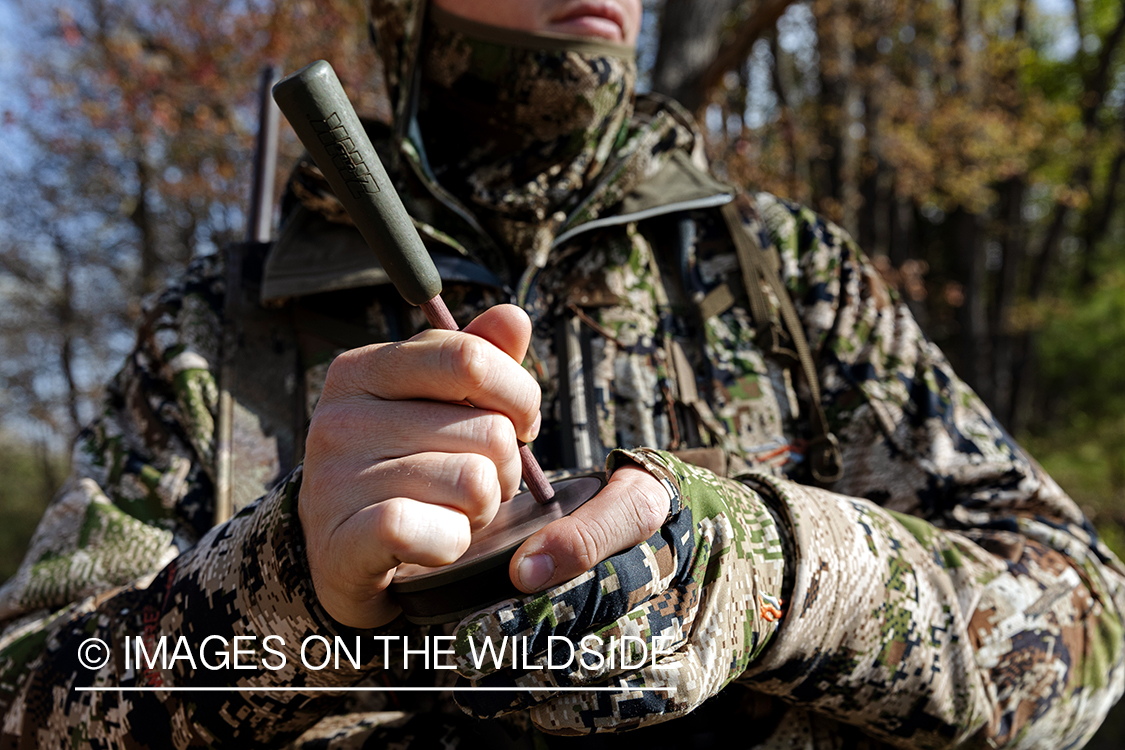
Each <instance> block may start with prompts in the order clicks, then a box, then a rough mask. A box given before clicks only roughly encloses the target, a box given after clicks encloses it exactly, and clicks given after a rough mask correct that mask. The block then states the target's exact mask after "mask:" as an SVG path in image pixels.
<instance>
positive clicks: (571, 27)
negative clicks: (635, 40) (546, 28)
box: [551, 16, 624, 42]
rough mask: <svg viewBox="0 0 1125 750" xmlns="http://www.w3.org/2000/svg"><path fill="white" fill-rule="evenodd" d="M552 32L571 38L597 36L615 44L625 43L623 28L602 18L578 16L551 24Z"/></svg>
mask: <svg viewBox="0 0 1125 750" xmlns="http://www.w3.org/2000/svg"><path fill="white" fill-rule="evenodd" d="M551 31H553V32H555V33H557V34H567V35H569V36H596V37H600V38H602V39H609V40H610V41H613V42H621V41H624V34H623V33H622V31H621V27H620V26H618V25H617V24H616V23H614V22H613V21H611V20H609V19H608V18H604V17H602V16H577V17H575V18H567V19H566V20H563V21H556V22H555V23H553V24H551Z"/></svg>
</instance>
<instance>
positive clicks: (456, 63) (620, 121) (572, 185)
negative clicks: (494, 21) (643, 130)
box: [417, 7, 637, 223]
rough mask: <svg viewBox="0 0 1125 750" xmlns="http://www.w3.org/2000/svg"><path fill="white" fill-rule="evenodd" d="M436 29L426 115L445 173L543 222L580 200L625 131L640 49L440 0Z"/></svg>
mask: <svg viewBox="0 0 1125 750" xmlns="http://www.w3.org/2000/svg"><path fill="white" fill-rule="evenodd" d="M427 27H428V28H427V31H426V33H425V36H424V38H423V40H422V47H421V50H420V55H419V59H420V61H421V75H420V83H419V89H418V108H417V121H418V125H419V130H420V132H421V135H422V141H423V146H424V149H425V153H426V156H427V159H428V161H429V164H430V167H431V169H432V170H433V173H434V176H435V177H436V178H437V179H438V181H439V182H441V183H442V185H444V186H445V187H446V188H447V189H448V190H450V191H451V192H453V193H454V195H456V196H457V197H458V198H459V199H460V200H462V201H463V202H465V203H466V204H467V205H469V206H472V207H481V208H486V209H490V210H491V212H495V214H498V215H499V216H497V218H500V217H504V218H507V219H513V220H517V221H519V222H529V223H541V222H543V221H544V220H547V219H548V218H550V217H553V216H554V215H555V214H556V213H557V212H559V211H566V210H567V209H568V208H570V207H573V205H574V204H575V203H577V201H578V199H579V197H580V196H581V194H582V193H583V188H584V187H585V186H589V185H591V184H592V183H593V181H594V178H595V177H597V175H599V174H600V173H601V171H602V169H603V167H604V166H605V164H606V161H607V160H608V159H609V158H610V156H611V154H612V153H613V152H614V149H615V146H616V145H619V143H620V141H621V139H623V138H624V136H625V127H626V125H627V123H628V122H629V118H630V115H631V114H632V109H633V91H634V86H635V84H636V78H637V75H636V63H635V61H634V51H633V49H632V48H631V47H626V46H623V45H617V44H611V43H608V42H603V41H600V40H587V39H576V38H571V37H563V36H556V35H546V34H531V33H528V32H519V31H513V30H509V29H500V28H496V27H492V26H485V25H482V24H478V23H474V22H472V21H468V20H466V19H463V18H459V17H457V16H453V15H451V14H449V13H447V12H444V11H442V10H441V9H438V8H432V7H431V9H430V23H428V24H427Z"/></svg>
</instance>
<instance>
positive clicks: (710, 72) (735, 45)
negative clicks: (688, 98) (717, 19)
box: [694, 0, 793, 106]
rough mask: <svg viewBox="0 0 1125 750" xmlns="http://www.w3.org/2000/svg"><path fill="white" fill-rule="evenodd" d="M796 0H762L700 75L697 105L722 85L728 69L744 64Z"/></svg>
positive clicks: (701, 103)
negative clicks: (760, 38)
mask: <svg viewBox="0 0 1125 750" xmlns="http://www.w3.org/2000/svg"><path fill="white" fill-rule="evenodd" d="M792 3H793V0H761V3H760V4H759V5H758V8H757V9H756V10H755V11H754V12H753V13H752V14H751V15H750V17H749V18H747V19H746V20H745V21H743V22H742V23H741V24H740V25H739V28H738V31H737V33H736V34H735V36H734V38H733V39H731V40H730V41H729V42H727V43H726V44H724V45H723V46H722V47H721V48H720V49H719V53H718V54H717V55H715V59H714V60H712V61H711V64H710V65H708V66H707V67H706V68H705V69H704V70H703V72H702V73H701V74H700V75H699V77H698V78H697V80H696V85H695V86H694V88H695V89H696V90H697V91H699V92H700V102H699V104H698V105H697V106H702V105H703V103H704V102H706V101H707V94H709V93H710V92H711V90H712V89H714V88H715V87H716V86H718V85H719V83H720V82H721V81H722V79H723V75H724V74H725V73H726V72H727V71H728V70H734V69H736V68H738V67H739V66H740V65H742V63H743V62H744V61H745V60H746V58H747V57H748V56H749V55H750V48H751V47H753V46H754V42H756V41H758V37H760V36H761V35H762V32H763V31H765V30H766V29H768V28H770V27H772V26H773V25H774V24H775V23H777V19H779V18H781V14H782V13H784V12H785V9H786V8H788V7H789V6H790V5H791V4H792Z"/></svg>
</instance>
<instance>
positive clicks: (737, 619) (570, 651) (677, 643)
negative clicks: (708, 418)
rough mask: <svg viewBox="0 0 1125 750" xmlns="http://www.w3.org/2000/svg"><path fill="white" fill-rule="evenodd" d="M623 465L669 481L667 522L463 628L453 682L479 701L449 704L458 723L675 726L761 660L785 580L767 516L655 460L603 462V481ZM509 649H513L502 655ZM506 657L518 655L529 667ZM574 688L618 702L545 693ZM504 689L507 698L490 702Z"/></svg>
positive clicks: (715, 481) (554, 729) (583, 729)
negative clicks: (460, 681) (520, 713)
mask: <svg viewBox="0 0 1125 750" xmlns="http://www.w3.org/2000/svg"><path fill="white" fill-rule="evenodd" d="M626 457H627V458H631V459H632V460H634V461H636V462H637V463H639V464H640V465H642V466H645V467H647V468H650V469H651V470H653V472H654V473H655V474H656V475H657V476H660V477H671V478H672V480H673V481H672V484H673V487H674V489H675V492H676V495H675V497H674V499H673V501H672V512H671V513H670V518H669V520H668V522H667V523H666V524H665V525H664V527H663V528H662V529H661V531H660V532H658V533H657V534H654V535H653V536H652V537H651V538H650V539H649V540H648V541H646V542H645V543H643V544H640V545H638V546H636V547H633V548H632V549H629V550H626V551H625V552H622V553H620V554H618V555H614V556H613V557H611V558H609V559H608V560H606V561H604V562H602V563H600V564H599V565H597V566H595V567H594V568H593V569H591V570H589V571H587V572H586V573H584V574H582V575H580V576H578V577H577V578H575V579H573V580H571V581H568V582H567V583H565V584H563V585H561V586H558V587H555V588H553V589H549V590H547V591H545V592H543V593H541V594H539V595H537V596H535V597H530V598H524V599H513V600H509V601H506V602H501V603H500V604H497V605H495V606H493V607H490V608H489V609H487V610H485V611H483V612H480V613H477V614H474V615H471V616H470V617H468V618H466V619H465V620H463V621H462V622H461V624H460V625H459V626H458V628H457V630H456V632H455V636H456V639H457V640H456V642H455V644H456V645H455V652H456V656H455V664H456V666H457V669H458V672H459V673H460V674H461V675H462V676H465V677H469V678H471V679H472V681H473V683H472V684H473V685H474V686H476V687H487V688H489V692H485V691H480V692H467V693H458V694H457V700H458V703H460V704H461V705H462V706H463V707H464V708H465V709H466V711H468V712H470V713H471V714H473V715H476V716H482V717H492V716H495V715H499V714H502V713H506V712H508V711H513V710H517V709H522V708H526V707H528V706H531V717H532V720H533V721H534V722H535V723H536V725H538V726H539V727H541V728H542V729H543V730H544V731H547V732H550V733H552V734H586V733H588V732H590V731H607V730H608V731H622V730H625V729H631V728H634V727H639V726H644V725H646V724H653V723H659V722H664V721H670V720H672V719H676V718H678V717H680V716H683V715H684V714H686V713H687V712H689V711H691V710H692V709H694V708H696V707H697V706H699V705H700V704H701V703H702V702H703V701H704V700H706V699H707V698H709V697H711V696H712V695H715V694H716V693H718V691H719V690H721V689H722V688H723V687H725V686H726V685H727V684H728V683H729V682H730V681H731V680H733V679H735V678H736V677H738V676H740V675H741V674H742V673H743V672H744V671H745V669H746V667H747V665H748V664H750V663H751V662H752V661H753V660H754V659H756V658H757V657H758V656H759V655H760V654H761V653H762V652H763V651H764V650H765V648H766V646H767V644H768V643H769V642H770V640H771V637H772V636H773V634H774V631H775V630H776V629H777V624H778V620H779V619H780V618H781V602H782V586H783V582H784V575H785V554H784V552H783V549H782V541H781V539H780V537H779V535H778V529H777V524H776V523H775V520H774V516H773V514H772V512H771V511H770V510H769V508H768V507H767V506H766V505H765V504H764V503H763V502H762V501H761V498H760V497H759V496H758V495H757V494H756V493H754V492H750V491H747V489H746V488H745V487H744V486H742V485H740V484H739V483H738V482H736V481H735V480H733V479H726V478H722V477H716V476H715V475H714V474H712V473H710V472H708V471H706V470H704V469H699V468H697V467H695V466H692V465H690V464H685V463H684V462H682V461H679V460H677V459H676V458H675V457H673V456H672V455H670V454H667V453H658V452H655V451H649V450H641V451H631V452H624V451H616V452H614V453H613V454H612V455H611V456H610V471H612V469H613V467H614V466H615V465H616V464H619V463H620V462H621V461H622V460H623V459H624V458H626ZM681 487H682V488H685V489H688V490H689V492H688V494H680V488H681ZM606 622H609V623H610V624H609V625H605V626H600V625H601V623H606ZM510 641H515V642H517V643H518V644H519V645H518V646H517V647H515V648H512V649H511V650H507V651H506V650H505V648H504V647H505V645H506V644H507V643H509V642H510ZM560 643H561V644H564V645H565V650H564V649H563V647H562V646H560ZM638 645H639V650H638ZM556 650H557V651H558V652H561V654H558V655H556V653H555V652H556ZM517 651H519V652H520V653H523V654H532V655H533V658H532V659H531V661H530V663H531V665H533V666H531V667H530V668H527V667H526V666H525V664H524V663H522V662H518V661H517V657H515V656H514V654H515V653H516V652H517ZM498 652H499V654H500V655H501V656H502V657H503V658H497V653H498ZM658 652H659V655H658ZM575 655H577V658H574V657H575ZM524 661H525V662H526V661H527V659H526V657H525V659H524ZM562 665H565V667H564V668H560V666H562ZM581 686H586V687H619V688H620V690H619V691H614V692H601V691H589V692H581V691H579V692H570V691H568V692H566V693H556V692H553V691H551V690H548V689H547V688H568V689H570V688H576V687H581ZM504 687H509V688H512V690H513V692H511V693H503V692H499V693H498V692H491V691H493V690H496V689H498V688H504ZM519 688H534V689H536V692H517V690H518V689H519Z"/></svg>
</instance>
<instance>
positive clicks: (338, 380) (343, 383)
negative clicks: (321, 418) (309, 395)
mask: <svg viewBox="0 0 1125 750" xmlns="http://www.w3.org/2000/svg"><path fill="white" fill-rule="evenodd" d="M358 359H359V354H358V352H357V351H356V350H354V349H353V350H351V351H346V352H342V353H341V354H339V355H338V356H336V357H335V358H334V359H333V360H332V362H330V363H329V365H328V372H326V373H325V374H324V387H323V388H322V389H321V393H322V396H321V397H322V398H324V397H328V398H329V399H331V398H333V397H335V396H337V395H339V394H341V393H343V392H345V391H346V390H347V388H348V386H349V385H350V384H351V382H352V381H353V380H354V378H355V369H356V362H357V360H358Z"/></svg>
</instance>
